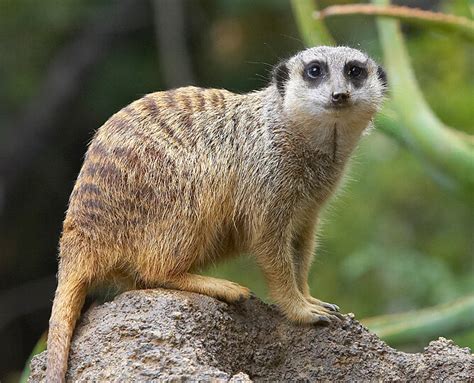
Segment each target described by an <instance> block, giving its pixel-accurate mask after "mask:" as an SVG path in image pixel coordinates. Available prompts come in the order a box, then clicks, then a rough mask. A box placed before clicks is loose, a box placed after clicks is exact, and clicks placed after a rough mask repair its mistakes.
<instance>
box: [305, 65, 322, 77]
mask: <svg viewBox="0 0 474 383" xmlns="http://www.w3.org/2000/svg"><path fill="white" fill-rule="evenodd" d="M305 74H306V76H308V77H309V78H313V79H315V78H318V77H321V75H322V74H323V68H322V67H321V65H320V64H318V63H312V64H309V65H308V66H307V67H306V69H305Z"/></svg>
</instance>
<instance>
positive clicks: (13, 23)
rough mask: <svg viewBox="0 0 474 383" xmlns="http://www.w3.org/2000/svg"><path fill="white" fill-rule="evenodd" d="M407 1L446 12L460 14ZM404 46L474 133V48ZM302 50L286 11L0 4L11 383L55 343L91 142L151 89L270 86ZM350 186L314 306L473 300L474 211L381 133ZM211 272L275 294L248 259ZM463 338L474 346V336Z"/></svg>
mask: <svg viewBox="0 0 474 383" xmlns="http://www.w3.org/2000/svg"><path fill="white" fill-rule="evenodd" d="M322 3H324V4H332V3H348V1H338V2H334V1H333V2H331V1H326V2H322ZM399 3H400V2H399ZM407 3H410V6H415V5H417V6H421V7H424V8H426V9H437V10H444V11H447V12H449V11H451V10H452V7H453V6H454V5H453V4H454V3H455V2H450V1H416V2H412V1H410V2H407ZM329 27H330V29H331V31H332V32H333V35H334V36H335V37H336V39H337V41H338V43H340V44H348V45H351V46H354V47H357V48H360V49H363V50H366V51H368V52H369V53H370V54H372V55H374V56H375V57H376V59H380V57H381V56H380V51H379V46H378V42H377V34H376V31H375V28H374V25H373V22H372V20H371V19H366V18H362V17H353V18H351V19H350V20H348V19H344V21H341V20H339V21H337V20H335V21H334V22H330V23H329ZM405 34H406V36H407V39H408V47H409V50H410V54H411V57H412V60H413V64H414V68H415V71H416V74H417V78H418V79H419V81H420V84H421V86H422V88H423V91H424V92H425V96H426V97H427V100H428V102H429V103H430V106H431V107H432V108H433V109H434V110H435V112H436V113H437V114H438V115H439V117H440V118H441V119H442V120H443V121H445V122H446V123H449V124H450V125H452V126H454V127H456V128H457V129H459V130H461V131H462V130H464V131H467V132H470V133H474V131H473V130H472V128H473V126H472V121H473V120H474V115H473V109H474V108H473V103H472V100H473V99H474V84H473V77H474V76H473V73H472V67H473V66H472V62H473V50H472V46H470V45H468V44H467V43H465V42H463V41H462V40H456V37H451V36H449V37H447V36H445V35H443V34H439V33H436V32H430V31H423V30H420V29H417V28H413V27H410V28H406V29H405ZM303 46H304V45H303V43H302V42H301V40H300V37H299V35H298V32H297V29H296V26H295V23H294V20H293V17H292V12H291V7H290V4H289V3H288V2H287V1H285V0H279V1H271V0H259V1H251V0H245V1H231V0H220V1H218V0H214V1H211V0H199V1H181V0H179V1H178V0H174V1H172V0H171V1H169V0H161V1H160V0H157V1H145V0H115V1H99V0H71V1H67V2H66V1H60V0H43V1H42V2H41V4H40V3H38V2H34V1H32V0H17V1H13V0H6V1H1V2H0V52H1V55H0V344H1V345H2V347H1V348H0V380H1V381H5V382H8V381H15V380H16V379H17V378H18V374H19V372H21V370H22V369H23V366H24V363H25V361H26V359H27V357H28V355H29V354H30V352H31V350H32V348H33V346H34V345H35V343H36V342H37V340H38V338H39V337H40V336H41V334H42V333H44V332H45V331H46V330H47V322H48V318H49V314H50V308H51V302H52V297H53V294H54V288H55V272H56V269H57V262H56V256H57V243H58V238H59V235H60V231H61V223H62V219H63V217H64V212H65V210H66V208H67V201H68V197H69V194H70V192H71V190H72V186H73V184H74V180H75V178H76V176H77V173H78V171H79V169H80V166H81V162H82V159H83V156H84V153H85V150H86V147H87V144H88V142H89V140H90V139H91V137H92V135H93V133H94V131H95V130H96V129H98V128H99V127H100V126H101V125H102V124H103V123H104V122H105V121H106V120H107V118H108V117H109V116H111V115H112V114H113V113H114V112H116V111H117V110H118V109H120V108H122V107H124V106H125V105H127V104H128V103H130V102H131V101H133V100H135V99H137V98H139V97H141V96H142V95H144V94H146V93H149V92H153V91H157V90H161V89H167V88H172V87H177V86H181V85H184V84H194V85H198V86H203V87H218V88H227V89H229V90H232V91H235V92H246V91H249V90H252V89H257V88H260V87H263V86H265V84H266V83H267V80H268V76H269V72H270V70H271V65H273V64H275V63H276V62H278V60H279V59H280V58H283V57H287V56H289V55H291V54H293V53H294V52H295V51H297V50H299V49H302V48H303ZM342 189H343V190H342V192H340V193H339V195H338V196H337V197H336V198H335V200H334V202H333V203H332V204H331V206H330V207H329V208H328V209H327V211H326V213H325V216H324V221H325V223H324V225H323V230H322V231H321V232H320V234H319V236H320V248H319V253H318V259H317V260H316V262H315V264H314V267H313V271H312V276H311V284H312V288H313V290H317V291H318V294H316V295H318V297H321V298H322V299H325V300H328V301H331V302H337V303H338V304H339V305H340V306H341V307H342V309H343V311H345V312H349V311H353V312H355V313H356V316H357V317H358V318H359V317H361V318H363V317H367V316H373V315H380V314H383V313H392V312H402V311H406V310H410V309H416V308H421V307H426V306H430V305H435V304H438V303H442V302H448V301H450V300H452V299H455V298H457V297H461V296H463V295H465V294H467V293H470V292H471V293H472V291H473V290H474V281H473V272H474V262H473V242H472V241H473V240H472V233H473V228H474V227H473V216H472V211H471V210H470V209H469V205H468V204H467V203H466V201H463V200H462V199H459V197H457V196H453V195H451V194H450V192H449V190H445V189H443V188H442V187H440V186H439V184H437V183H436V182H434V181H433V178H432V177H431V176H430V175H429V171H428V170H427V169H426V167H424V166H423V164H421V163H420V162H419V161H418V160H417V159H416V158H414V156H413V155H412V154H410V153H409V152H408V151H406V150H405V149H404V148H403V147H401V146H400V145H399V144H397V143H396V142H395V141H393V140H392V139H390V138H389V137H387V136H386V135H384V134H382V133H380V132H378V131H375V132H373V133H372V134H371V135H369V136H367V137H365V138H364V139H363V140H362V143H361V147H360V148H359V149H358V151H357V153H356V155H355V159H354V161H353V164H352V169H351V171H350V172H349V176H348V181H347V182H346V183H345V185H344V187H343V188H342ZM210 272H211V273H212V274H215V275H220V276H224V277H227V278H229V279H232V280H235V281H238V282H240V283H243V284H245V285H247V286H249V287H251V288H252V290H254V291H255V292H256V293H257V294H258V295H259V296H261V297H265V286H264V283H263V280H262V278H261V275H260V273H259V271H258V269H257V268H256V267H255V265H254V263H253V262H252V260H251V259H250V258H247V257H243V258H241V259H239V260H236V261H233V262H230V263H227V264H225V265H221V266H219V267H217V268H215V269H212V270H211V271H210ZM455 339H456V341H457V342H458V343H459V344H460V345H465V346H469V345H470V346H471V347H472V345H474V332H473V331H472V330H471V331H468V332H466V333H463V334H459V336H458V337H456V338H455ZM420 346H422V345H416V346H415V347H420Z"/></svg>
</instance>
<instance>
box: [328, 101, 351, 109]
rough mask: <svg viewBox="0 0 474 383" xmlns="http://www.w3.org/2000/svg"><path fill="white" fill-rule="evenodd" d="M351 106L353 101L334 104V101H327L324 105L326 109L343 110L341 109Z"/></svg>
mask: <svg viewBox="0 0 474 383" xmlns="http://www.w3.org/2000/svg"><path fill="white" fill-rule="evenodd" d="M352 106H354V104H353V103H344V104H335V103H332V102H331V103H327V104H326V105H325V107H326V109H329V110H343V109H349V108H351V107H352Z"/></svg>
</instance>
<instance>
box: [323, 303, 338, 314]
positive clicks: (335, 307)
mask: <svg viewBox="0 0 474 383" xmlns="http://www.w3.org/2000/svg"><path fill="white" fill-rule="evenodd" d="M321 306H323V307H324V308H326V309H328V310H331V311H336V312H338V311H339V306H338V305H335V304H332V303H326V302H321Z"/></svg>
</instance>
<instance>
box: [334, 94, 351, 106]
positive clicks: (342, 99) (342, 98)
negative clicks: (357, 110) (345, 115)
mask: <svg viewBox="0 0 474 383" xmlns="http://www.w3.org/2000/svg"><path fill="white" fill-rule="evenodd" d="M350 96H351V95H350V93H349V92H347V91H346V92H333V93H332V95H331V100H332V102H333V103H335V104H344V103H346V102H347V100H349V98H350Z"/></svg>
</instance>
